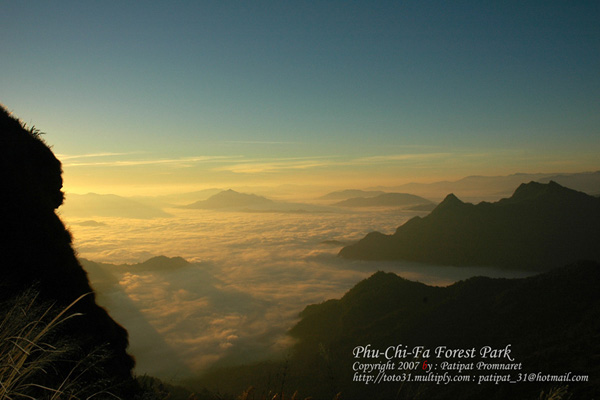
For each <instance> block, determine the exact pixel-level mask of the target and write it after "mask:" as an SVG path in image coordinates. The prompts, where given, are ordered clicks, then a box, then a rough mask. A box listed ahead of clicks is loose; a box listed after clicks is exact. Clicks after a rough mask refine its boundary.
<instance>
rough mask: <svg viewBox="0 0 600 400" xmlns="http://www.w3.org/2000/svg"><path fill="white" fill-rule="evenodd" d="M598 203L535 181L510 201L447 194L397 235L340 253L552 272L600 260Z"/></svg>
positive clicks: (366, 240)
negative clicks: (464, 199)
mask: <svg viewBox="0 0 600 400" xmlns="http://www.w3.org/2000/svg"><path fill="white" fill-rule="evenodd" d="M599 225H600V200H599V199H598V198H595V197H593V196H589V195H587V194H585V193H582V192H578V191H575V190H572V189H568V188H565V187H563V186H560V185H559V184H557V183H555V182H550V183H547V184H542V183H537V182H530V183H527V184H522V185H521V186H519V187H518V188H517V190H516V191H515V192H514V194H513V195H512V196H511V197H510V198H505V199H502V200H500V201H498V202H495V203H487V202H482V203H479V204H477V205H474V204H470V203H464V202H462V201H461V200H460V199H458V198H457V197H456V196H454V195H453V194H449V195H448V196H447V197H446V198H445V199H444V201H442V202H441V203H440V204H439V205H438V206H437V207H436V208H435V209H434V210H433V211H432V212H431V213H430V214H429V215H427V216H426V217H423V218H421V217H415V218H412V219H411V220H409V221H408V222H406V223H405V224H404V225H402V226H400V227H399V228H398V229H397V230H396V232H395V233H394V234H393V235H384V234H381V233H378V232H373V233H370V234H368V235H367V236H366V237H365V238H363V239H361V240H360V241H359V242H357V243H355V244H353V245H350V246H347V247H344V248H343V249H342V250H341V251H340V253H339V256H341V257H344V258H350V259H362V260H408V261H416V262H423V263H433V264H441V265H457V266H497V267H504V268H522V269H537V270H548V269H552V268H556V267H559V266H562V265H566V264H569V263H572V262H576V261H578V260H586V259H589V260H595V261H600V246H599V245H598V244H599V243H600V231H599V230H598V229H597V227H598V226H599Z"/></svg>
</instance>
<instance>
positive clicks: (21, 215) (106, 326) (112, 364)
mask: <svg viewBox="0 0 600 400" xmlns="http://www.w3.org/2000/svg"><path fill="white" fill-rule="evenodd" d="M0 152H1V155H0V182H1V184H2V195H1V196H0V213H2V215H1V218H0V221H2V228H1V229H0V254H2V280H1V281H0V301H1V302H5V301H10V299H11V298H13V297H15V296H18V295H19V294H21V293H22V292H23V291H25V290H26V289H28V288H30V287H32V286H34V285H35V289H36V291H37V292H39V294H38V297H37V300H36V301H37V302H39V303H40V304H48V303H52V304H54V306H55V307H57V308H60V307H65V306H67V305H68V304H70V303H71V302H73V301H74V300H75V299H77V298H78V297H79V296H81V295H83V294H86V293H90V292H91V294H89V295H87V296H86V297H84V298H83V299H82V300H81V301H80V302H78V303H77V304H76V305H75V306H74V308H72V309H71V311H72V312H75V313H81V315H80V316H78V317H77V318H72V319H70V320H68V321H67V322H65V323H64V324H62V325H60V327H59V330H58V333H59V334H60V335H61V337H62V338H63V339H64V340H70V341H72V342H73V343H74V344H76V346H77V347H76V348H77V349H78V350H77V352H76V354H71V356H78V357H81V358H83V357H85V356H86V355H88V354H90V353H93V352H94V351H97V350H98V348H99V347H103V350H102V351H103V352H105V353H106V355H105V357H104V358H103V360H99V361H98V364H97V365H96V366H95V369H93V370H91V369H90V370H88V371H87V372H86V373H84V374H83V375H82V376H81V379H84V380H86V379H87V380H88V381H90V382H93V383H94V385H95V384H97V383H99V382H102V380H106V382H107V384H108V380H113V381H116V382H117V383H118V384H119V387H114V388H110V389H111V390H112V391H113V393H115V394H117V395H121V396H123V397H124V398H131V396H132V394H133V390H136V386H135V384H134V381H133V380H132V377H131V369H132V368H133V365H134V362H133V359H132V358H131V357H130V356H129V355H128V354H127V353H126V350H125V349H126V347H127V344H128V339H127V332H126V331H125V329H123V328H122V327H121V326H120V325H118V324H117V323H116V322H115V321H114V320H113V319H112V318H111V317H110V316H109V315H108V313H107V312H106V311H105V310H104V309H103V308H101V307H99V306H98V305H97V304H96V302H95V298H94V294H93V292H92V289H91V287H90V285H89V282H88V279H87V275H86V272H85V271H84V270H83V268H82V267H81V265H80V264H79V262H78V261H77V259H76V257H75V253H74V251H73V248H72V246H71V236H70V234H69V232H68V231H67V230H66V229H65V227H64V225H63V223H62V222H61V220H60V219H59V218H58V216H57V215H56V213H55V209H56V208H58V207H59V206H60V205H61V204H62V201H63V193H62V192H61V187H62V176H61V174H62V171H61V163H60V162H59V161H58V160H57V159H56V157H55V156H54V154H53V153H52V151H51V150H50V149H49V148H48V146H47V145H46V144H45V143H44V142H43V141H42V140H41V139H40V137H39V133H37V132H36V131H35V130H27V129H25V128H24V125H23V124H22V123H21V122H20V121H18V120H17V119H15V118H13V117H11V116H10V114H9V113H8V112H7V111H6V110H4V109H3V108H1V107H0ZM5 311H6V310H2V312H5ZM71 361H72V362H76V361H77V359H75V360H71ZM54 368H55V369H54V370H52V371H46V372H45V373H44V372H43V371H41V372H40V375H39V377H40V379H42V378H43V379H44V382H45V383H47V384H57V385H58V384H60V383H61V382H62V379H64V378H65V376H66V375H68V374H69V372H70V369H71V368H72V364H69V362H67V361H64V362H63V363H62V364H57V365H55V366H54ZM32 383H35V382H32ZM38 383H39V382H38ZM55 387H56V386H55Z"/></svg>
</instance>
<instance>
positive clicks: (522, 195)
mask: <svg viewBox="0 0 600 400" xmlns="http://www.w3.org/2000/svg"><path fill="white" fill-rule="evenodd" d="M586 198H591V196H589V195H587V194H585V193H583V192H578V191H576V190H573V189H569V188H566V187H564V186H561V185H559V184H558V183H556V182H555V181H550V182H548V183H539V182H534V181H531V182H529V183H522V184H521V185H519V187H518V188H517V190H515V192H514V193H513V195H512V196H511V197H510V198H508V199H504V200H501V201H500V202H505V203H506V202H511V203H514V202H531V201H536V202H537V201H557V200H560V201H578V200H583V199H586Z"/></svg>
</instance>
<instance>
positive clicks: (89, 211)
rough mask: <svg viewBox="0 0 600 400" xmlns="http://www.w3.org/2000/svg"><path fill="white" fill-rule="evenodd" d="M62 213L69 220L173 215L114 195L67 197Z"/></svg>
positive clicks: (95, 194)
mask: <svg viewBox="0 0 600 400" xmlns="http://www.w3.org/2000/svg"><path fill="white" fill-rule="evenodd" d="M61 213H62V214H63V215H64V216H65V217H68V218H91V217H116V218H133V219H152V218H165V217H170V216H171V215H170V214H168V213H166V212H165V211H163V210H162V209H160V208H158V207H153V206H150V205H146V204H142V203H140V202H138V201H135V200H131V199H128V198H125V197H122V196H117V195H114V194H97V193H87V194H72V193H68V194H67V195H66V200H65V205H64V206H63V207H62V209H61Z"/></svg>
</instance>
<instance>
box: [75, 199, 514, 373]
mask: <svg viewBox="0 0 600 400" xmlns="http://www.w3.org/2000/svg"><path fill="white" fill-rule="evenodd" d="M168 212H169V214H170V215H171V217H165V218H154V219H127V218H108V217H103V218H94V221H90V220H84V219H67V220H66V222H67V225H68V226H69V228H70V230H71V232H72V233H73V236H74V244H75V247H76V250H77V251H78V254H79V256H80V258H82V259H87V260H91V261H94V262H95V263H91V262H90V263H85V264H84V266H85V267H86V268H87V270H88V272H89V275H90V279H91V280H92V284H93V286H94V287H95V288H96V290H97V291H98V293H99V301H100V302H101V303H102V304H103V305H104V306H105V307H106V308H107V309H108V310H109V312H110V313H111V315H113V317H114V318H115V319H116V320H117V321H118V322H120V323H121V324H122V325H124V326H125V327H126V328H127V329H128V331H129V333H130V341H131V347H130V350H131V352H132V354H133V355H134V356H135V357H136V359H137V367H136V368H137V373H138V374H143V373H148V374H151V375H155V376H159V377H161V378H163V379H183V378H185V377H188V376H190V375H193V374H198V373H201V372H202V371H204V370H206V369H207V368H209V367H211V366H215V365H231V364H239V363H247V362H253V361H259V360H262V359H266V358H273V357H280V356H285V354H286V352H288V351H289V349H290V345H291V344H292V340H291V338H289V337H288V336H287V335H286V332H287V331H288V330H289V329H290V328H291V327H292V326H293V325H294V324H295V322H296V321H298V319H299V317H298V314H299V313H300V312H301V311H302V310H303V309H304V308H305V307H306V306H307V305H309V304H314V303H320V302H323V301H325V300H328V299H332V298H340V297H341V296H343V295H344V293H345V292H347V291H348V290H349V289H350V288H352V287H353V286H354V285H355V284H356V283H358V282H359V281H360V280H362V279H365V278H367V277H368V276H370V275H371V274H373V273H374V272H376V271H378V270H384V271H389V272H396V273H398V274H399V275H401V276H403V277H405V278H407V279H411V280H417V281H420V282H424V283H427V284H432V285H448V284H451V283H453V282H455V281H457V280H460V279H466V278H468V277H471V276H474V275H487V276H509V275H507V273H506V272H503V271H496V270H494V269H490V268H476V269H473V268H454V267H440V266H425V265H419V264H415V263H406V262H361V261H351V260H344V259H340V258H338V257H337V252H338V251H339V250H340V248H341V247H342V245H343V244H347V243H351V242H353V241H355V240H358V239H360V238H362V237H363V236H364V235H365V234H367V233H368V232H371V231H374V230H378V231H380V232H383V233H388V234H391V233H393V232H394V231H395V229H396V227H398V226H399V225H401V224H403V223H404V222H405V221H407V220H408V219H409V218H411V217H413V216H415V215H417V214H416V213H411V212H400V211H397V210H387V211H373V210H370V211H364V212H344V213H342V212H340V213H314V214H311V213H299V214H293V213H250V212H218V211H206V210H183V209H169V210H168ZM325 241H336V242H333V243H332V242H327V243H323V242H325ZM159 255H164V256H167V257H183V258H185V259H186V260H187V261H188V262H189V264H187V265H179V264H177V265H171V264H170V263H169V260H165V261H164V266H163V267H159V268H155V267H154V268H144V267H143V266H140V265H136V264H137V263H140V262H143V261H146V260H148V259H149V258H151V257H155V256H159ZM98 263H102V264H98ZM123 264H125V265H123ZM522 275H524V274H521V276H522ZM510 276H515V275H514V274H510Z"/></svg>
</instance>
